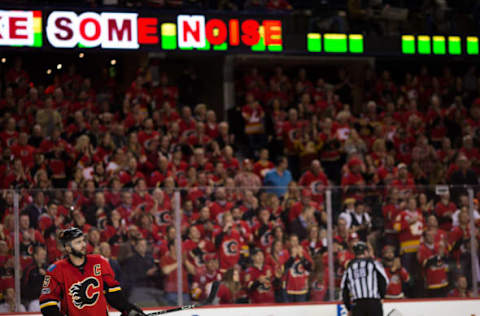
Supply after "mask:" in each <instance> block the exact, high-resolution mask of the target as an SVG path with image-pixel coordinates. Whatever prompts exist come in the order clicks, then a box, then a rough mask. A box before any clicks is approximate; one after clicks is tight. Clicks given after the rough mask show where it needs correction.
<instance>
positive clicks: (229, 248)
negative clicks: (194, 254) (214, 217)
mask: <svg viewBox="0 0 480 316" xmlns="http://www.w3.org/2000/svg"><path fill="white" fill-rule="evenodd" d="M222 223H223V226H222V228H221V230H219V231H218V232H216V233H215V232H214V235H213V238H214V240H215V247H216V248H217V251H218V257H219V259H220V272H225V271H226V270H227V269H228V268H229V267H233V266H235V265H236V264H238V262H239V260H240V249H241V248H242V242H241V235H240V232H239V231H238V229H237V228H236V227H235V226H234V221H233V216H232V214H231V213H230V212H226V213H225V214H224V215H223V220H222Z"/></svg>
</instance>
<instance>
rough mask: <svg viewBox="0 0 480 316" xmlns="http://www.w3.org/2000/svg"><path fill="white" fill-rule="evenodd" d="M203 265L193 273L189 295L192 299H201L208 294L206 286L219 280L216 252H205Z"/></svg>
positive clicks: (220, 276)
mask: <svg viewBox="0 0 480 316" xmlns="http://www.w3.org/2000/svg"><path fill="white" fill-rule="evenodd" d="M204 260H205V266H204V267H202V268H200V269H198V270H197V273H195V277H194V279H193V280H194V281H193V283H192V286H191V291H190V292H191V296H192V299H193V300H194V301H203V300H205V299H206V298H207V295H208V286H209V285H210V284H211V283H212V282H214V281H221V280H222V275H221V274H220V272H219V270H218V259H217V255H216V254H207V255H205V257H204Z"/></svg>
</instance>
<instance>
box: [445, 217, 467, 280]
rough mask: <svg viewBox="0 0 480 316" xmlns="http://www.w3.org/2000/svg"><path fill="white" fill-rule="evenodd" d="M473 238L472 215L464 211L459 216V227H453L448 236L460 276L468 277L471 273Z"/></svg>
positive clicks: (452, 255)
mask: <svg viewBox="0 0 480 316" xmlns="http://www.w3.org/2000/svg"><path fill="white" fill-rule="evenodd" d="M471 238H472V236H471V232H470V215H469V213H468V210H466V209H464V210H463V211H462V212H460V214H459V215H458V226H456V227H453V228H452V230H451V231H450V233H449V234H448V244H449V247H450V253H451V257H452V259H453V262H454V263H455V268H456V270H457V271H456V272H457V273H459V274H463V275H467V273H469V271H471V254H470V239H471Z"/></svg>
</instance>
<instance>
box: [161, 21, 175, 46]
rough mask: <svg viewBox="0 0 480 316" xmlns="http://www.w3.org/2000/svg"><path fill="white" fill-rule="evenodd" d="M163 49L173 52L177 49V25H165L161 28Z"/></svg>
mask: <svg viewBox="0 0 480 316" xmlns="http://www.w3.org/2000/svg"><path fill="white" fill-rule="evenodd" d="M161 34H162V49H165V50H172V49H176V48H177V25H176V24H174V23H163V24H162V27H161Z"/></svg>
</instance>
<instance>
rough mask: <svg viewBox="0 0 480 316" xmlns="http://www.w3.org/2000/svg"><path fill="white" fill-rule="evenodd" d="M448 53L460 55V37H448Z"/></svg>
mask: <svg viewBox="0 0 480 316" xmlns="http://www.w3.org/2000/svg"><path fill="white" fill-rule="evenodd" d="M448 53H449V54H450V55H460V54H461V53H462V39H461V38H460V36H449V37H448Z"/></svg>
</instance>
